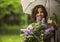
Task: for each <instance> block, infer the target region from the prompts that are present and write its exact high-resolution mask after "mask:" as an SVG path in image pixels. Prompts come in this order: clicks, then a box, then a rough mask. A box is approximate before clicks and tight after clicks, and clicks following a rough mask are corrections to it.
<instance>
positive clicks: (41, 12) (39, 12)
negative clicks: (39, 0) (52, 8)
mask: <svg viewBox="0 0 60 42" xmlns="http://www.w3.org/2000/svg"><path fill="white" fill-rule="evenodd" d="M37 17H40V18H41V19H42V18H43V17H44V13H43V10H42V8H38V12H37V14H36V18H37Z"/></svg>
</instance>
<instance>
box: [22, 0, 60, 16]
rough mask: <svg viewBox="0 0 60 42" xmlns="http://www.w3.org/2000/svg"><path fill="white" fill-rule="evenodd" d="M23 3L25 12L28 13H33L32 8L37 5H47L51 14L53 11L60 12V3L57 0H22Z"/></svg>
mask: <svg viewBox="0 0 60 42" xmlns="http://www.w3.org/2000/svg"><path fill="white" fill-rule="evenodd" d="M21 4H22V7H23V12H24V13H27V14H31V10H32V9H33V8H34V7H35V6H36V5H43V6H45V7H46V10H47V12H48V15H49V16H51V15H52V14H53V13H55V14H59V13H60V9H59V7H60V4H59V3H58V2H57V1H56V0H21Z"/></svg>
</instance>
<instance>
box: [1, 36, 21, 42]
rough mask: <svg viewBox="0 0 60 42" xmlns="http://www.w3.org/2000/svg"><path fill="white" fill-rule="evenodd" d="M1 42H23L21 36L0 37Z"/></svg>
mask: <svg viewBox="0 0 60 42" xmlns="http://www.w3.org/2000/svg"><path fill="white" fill-rule="evenodd" d="M0 42H22V37H20V36H19V35H0Z"/></svg>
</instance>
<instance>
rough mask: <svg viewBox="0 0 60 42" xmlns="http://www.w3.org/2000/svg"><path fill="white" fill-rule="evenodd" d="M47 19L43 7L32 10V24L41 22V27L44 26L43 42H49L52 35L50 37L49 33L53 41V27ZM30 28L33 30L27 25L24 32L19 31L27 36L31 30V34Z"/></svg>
mask: <svg viewBox="0 0 60 42" xmlns="http://www.w3.org/2000/svg"><path fill="white" fill-rule="evenodd" d="M47 17H48V14H47V11H46V9H45V7H44V6H43V5H37V6H35V7H34V8H33V9H32V18H33V23H36V22H39V21H42V25H43V26H45V27H44V28H45V39H44V42H51V37H52V35H50V31H51V33H53V39H54V26H53V25H51V24H52V20H51V19H50V18H47ZM44 24H45V25H44ZM32 28H33V27H32V25H29V26H28V27H27V29H24V30H25V31H24V30H21V31H23V32H25V34H26V35H28V34H29V32H30V30H31V31H32V32H30V34H33V30H32ZM28 30H29V31H28ZM27 31H28V33H26V32H27ZM25 42H28V41H25ZM54 42H55V41H54Z"/></svg>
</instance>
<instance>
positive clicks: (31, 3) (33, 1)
mask: <svg viewBox="0 0 60 42" xmlns="http://www.w3.org/2000/svg"><path fill="white" fill-rule="evenodd" d="M35 1H36V0H35ZM33 2H34V1H33ZM33 2H31V3H30V4H32V3H33ZM30 4H29V5H28V6H27V7H29V6H30ZM27 7H26V9H27ZM26 9H25V11H26Z"/></svg>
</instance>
